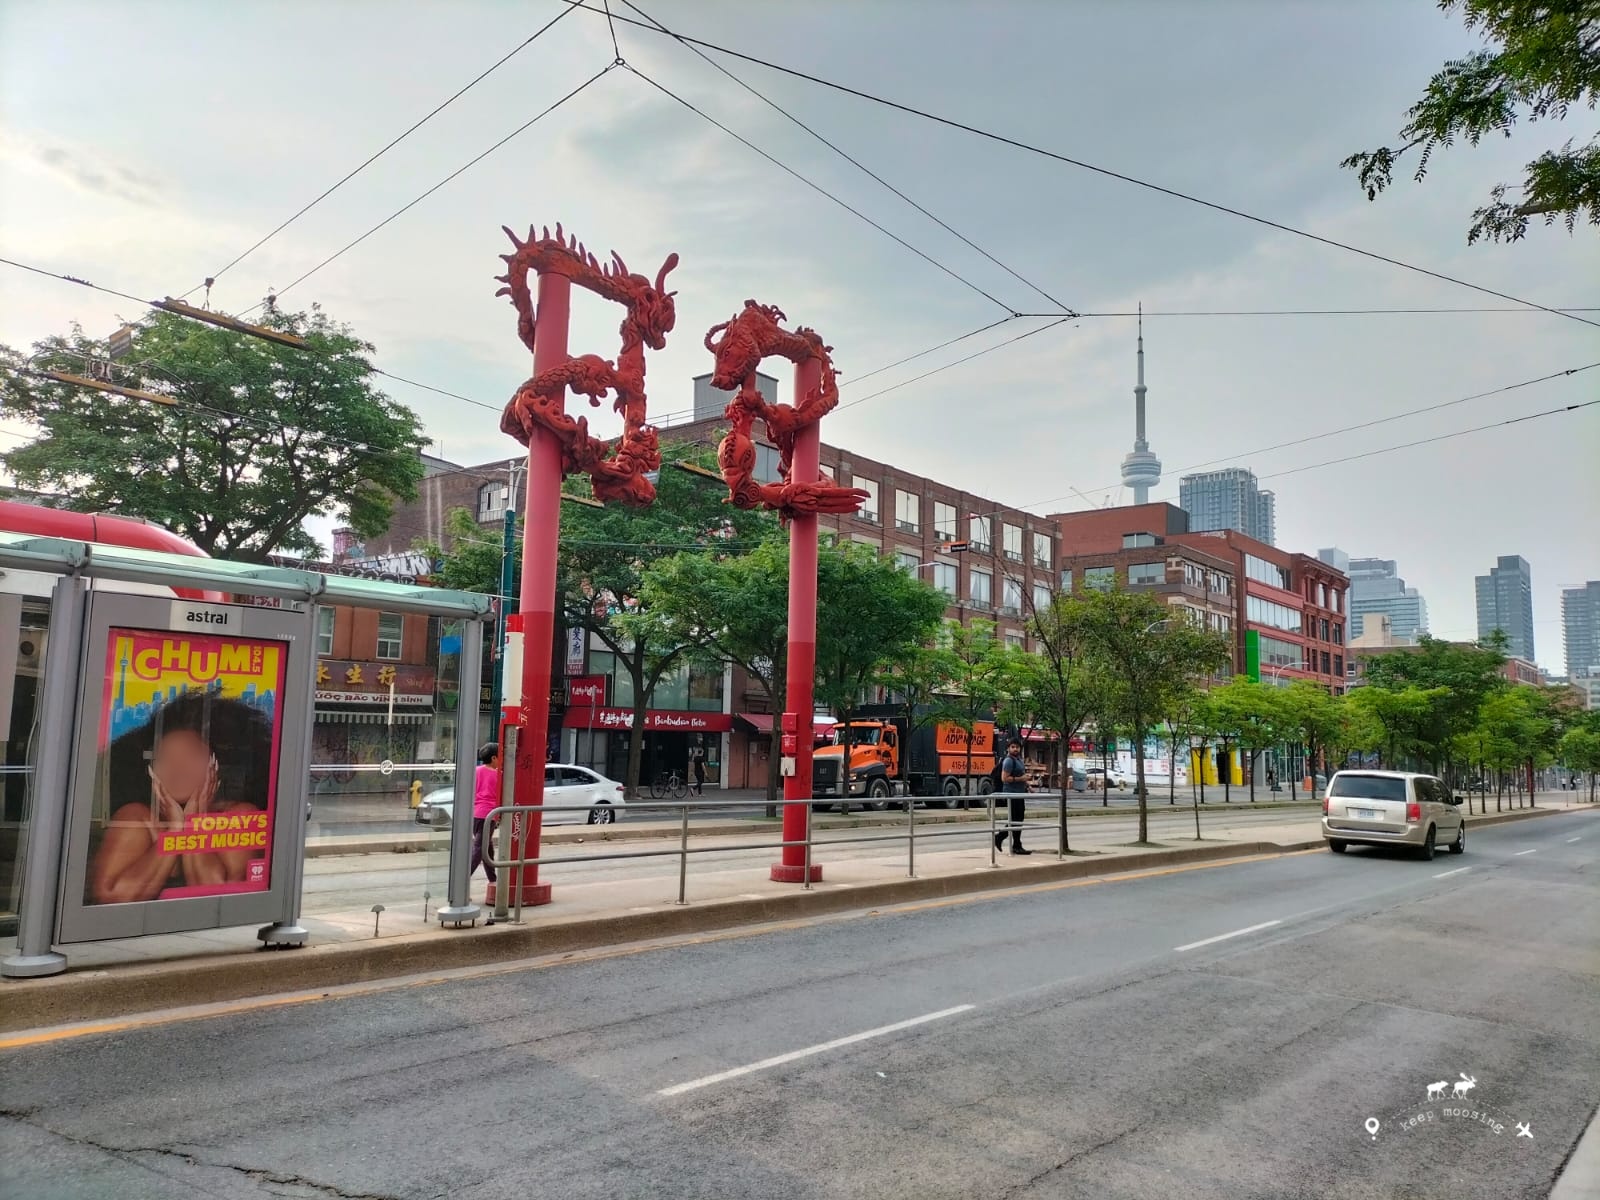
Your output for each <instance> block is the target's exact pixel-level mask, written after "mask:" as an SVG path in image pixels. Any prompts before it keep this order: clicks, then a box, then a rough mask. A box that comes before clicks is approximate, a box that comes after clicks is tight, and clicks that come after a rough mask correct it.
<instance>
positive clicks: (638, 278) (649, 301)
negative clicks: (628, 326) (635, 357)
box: [618, 254, 678, 350]
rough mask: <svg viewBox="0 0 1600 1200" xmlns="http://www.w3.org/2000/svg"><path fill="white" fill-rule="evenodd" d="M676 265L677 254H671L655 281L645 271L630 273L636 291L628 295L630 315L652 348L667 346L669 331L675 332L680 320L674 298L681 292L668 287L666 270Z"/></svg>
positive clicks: (630, 280) (657, 348) (635, 326)
mask: <svg viewBox="0 0 1600 1200" xmlns="http://www.w3.org/2000/svg"><path fill="white" fill-rule="evenodd" d="M620 261H621V260H620V259H619V260H618V262H619V263H620ZM677 265H678V256H677V255H676V254H669V255H667V261H666V262H664V263H662V264H661V270H659V271H657V272H656V281H655V283H651V282H649V281H648V280H647V279H645V277H644V276H643V275H630V276H629V277H628V280H629V283H630V284H632V287H631V288H630V290H631V291H632V293H633V294H632V296H630V297H629V299H628V316H629V319H630V320H631V321H632V322H633V326H634V328H635V329H637V330H638V331H639V337H640V338H641V339H643V341H644V344H645V345H646V346H649V347H650V349H652V350H661V349H663V348H665V346H666V344H667V334H669V333H671V332H672V327H673V326H674V325H676V324H677V321H678V308H677V305H676V304H675V303H673V299H672V298H673V297H674V296H676V295H677V294H678V293H677V292H669V291H667V290H666V288H667V272H668V271H671V270H672V269H673V268H674V267H676V266H677Z"/></svg>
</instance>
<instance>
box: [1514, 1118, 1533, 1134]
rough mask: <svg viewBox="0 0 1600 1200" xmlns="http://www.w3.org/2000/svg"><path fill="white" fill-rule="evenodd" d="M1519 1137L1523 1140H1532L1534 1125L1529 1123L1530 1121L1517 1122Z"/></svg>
mask: <svg viewBox="0 0 1600 1200" xmlns="http://www.w3.org/2000/svg"><path fill="white" fill-rule="evenodd" d="M1517 1136H1518V1137H1519V1138H1521V1137H1525V1138H1532V1137H1533V1126H1532V1124H1531V1123H1530V1122H1528V1121H1518V1122H1517Z"/></svg>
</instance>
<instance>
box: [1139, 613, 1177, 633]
mask: <svg viewBox="0 0 1600 1200" xmlns="http://www.w3.org/2000/svg"><path fill="white" fill-rule="evenodd" d="M1170 624H1172V618H1171V617H1162V618H1161V620H1159V621H1152V622H1150V624H1148V625H1146V626H1145V627H1144V628H1143V629H1141V630H1140V631H1139V636H1140V637H1144V636H1145V635H1146V634H1147V633H1149V632H1150V631H1151V630H1152V629H1159V628H1160V627H1161V626H1163V625H1170Z"/></svg>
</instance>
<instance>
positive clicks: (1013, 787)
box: [994, 738, 1033, 854]
mask: <svg viewBox="0 0 1600 1200" xmlns="http://www.w3.org/2000/svg"><path fill="white" fill-rule="evenodd" d="M1000 790H1001V791H1002V792H1004V793H1005V797H1006V801H1007V807H1008V808H1009V809H1010V811H1009V812H1008V813H1007V816H1008V817H1009V818H1010V820H1009V821H1008V822H1007V828H1008V829H1009V830H1010V832H1011V853H1013V854H1032V853H1033V851H1032V850H1024V849H1023V848H1022V822H1023V821H1025V820H1026V819H1027V816H1028V764H1027V763H1025V762H1024V761H1023V759H1022V743H1021V742H1019V741H1018V740H1017V739H1016V738H1012V739H1011V741H1010V742H1008V743H1007V744H1006V756H1005V758H1004V759H1003V760H1001V763H1000ZM1005 840H1006V830H1005V829H1002V830H1001V831H1000V832H999V833H998V834H997V835H996V836H995V839H994V848H995V849H996V850H998V849H1000V847H1001V846H1002V845H1004V844H1005Z"/></svg>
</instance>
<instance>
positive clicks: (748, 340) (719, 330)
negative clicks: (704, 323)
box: [705, 300, 784, 392]
mask: <svg viewBox="0 0 1600 1200" xmlns="http://www.w3.org/2000/svg"><path fill="white" fill-rule="evenodd" d="M783 319H784V315H783V311H782V310H781V309H779V308H777V307H775V306H774V305H771V304H758V303H757V302H756V301H754V300H746V301H745V302H744V309H743V311H741V312H738V313H735V314H734V315H733V316H732V317H730V318H729V319H728V320H726V321H723V322H722V323H721V324H719V325H713V326H712V327H711V328H710V329H708V330H707V331H706V336H705V346H706V349H707V350H709V351H711V353H712V354H713V355H714V356H715V357H716V360H717V361H716V367H715V369H714V370H713V371H712V373H711V386H712V387H714V388H717V389H718V390H720V391H724V392H731V391H733V389H734V388H736V387H738V386H739V385H740V384H741V383H743V382H744V381H745V380H746V379H748V378H749V377H750V376H751V375H752V374H753V373H754V372H755V370H756V368H757V367H759V366H760V365H761V359H762V357H763V355H764V354H765V353H766V350H767V347H766V346H764V345H763V343H764V342H765V341H767V340H768V339H767V338H765V337H763V336H762V335H763V333H765V332H770V333H774V334H775V333H776V332H777V329H778V322H779V321H782V320H783ZM718 334H721V335H722V336H721V337H718V336H717V335H718Z"/></svg>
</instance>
